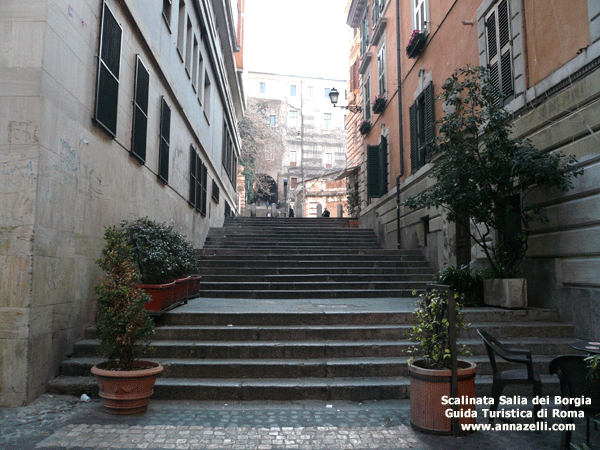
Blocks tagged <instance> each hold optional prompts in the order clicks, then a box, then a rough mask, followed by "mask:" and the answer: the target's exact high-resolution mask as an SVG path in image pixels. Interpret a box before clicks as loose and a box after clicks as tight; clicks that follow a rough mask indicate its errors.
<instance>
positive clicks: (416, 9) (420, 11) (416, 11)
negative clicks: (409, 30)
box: [411, 0, 429, 32]
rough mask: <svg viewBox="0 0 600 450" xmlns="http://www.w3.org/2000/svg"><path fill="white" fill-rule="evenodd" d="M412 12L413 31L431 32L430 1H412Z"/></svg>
mask: <svg viewBox="0 0 600 450" xmlns="http://www.w3.org/2000/svg"><path fill="white" fill-rule="evenodd" d="M411 12H412V24H413V30H419V31H421V32H423V31H429V26H428V24H429V0H411ZM420 16H423V17H420Z"/></svg>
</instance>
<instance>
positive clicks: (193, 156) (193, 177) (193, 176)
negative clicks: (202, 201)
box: [188, 146, 198, 207]
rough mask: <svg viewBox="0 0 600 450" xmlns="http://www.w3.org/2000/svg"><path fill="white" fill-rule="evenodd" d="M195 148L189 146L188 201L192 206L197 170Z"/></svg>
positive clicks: (194, 199) (194, 200)
mask: <svg viewBox="0 0 600 450" xmlns="http://www.w3.org/2000/svg"><path fill="white" fill-rule="evenodd" d="M196 159H197V156H196V149H195V148H194V147H193V146H190V192H189V200H188V201H189V203H190V205H192V206H194V207H195V206H196V184H197V179H198V176H197V171H196Z"/></svg>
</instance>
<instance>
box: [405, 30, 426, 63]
mask: <svg viewBox="0 0 600 450" xmlns="http://www.w3.org/2000/svg"><path fill="white" fill-rule="evenodd" d="M426 40H427V34H426V33H424V32H420V31H417V30H415V31H414V32H413V35H412V36H411V38H410V41H409V43H408V45H407V46H406V55H407V56H408V57H409V58H416V57H417V56H419V55H420V54H421V52H422V51H423V48H424V47H425V41H426Z"/></svg>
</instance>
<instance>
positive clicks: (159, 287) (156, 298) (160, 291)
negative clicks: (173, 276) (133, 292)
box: [138, 281, 176, 311]
mask: <svg viewBox="0 0 600 450" xmlns="http://www.w3.org/2000/svg"><path fill="white" fill-rule="evenodd" d="M175 285H176V284H175V282H174V281H173V282H172V283H165V284H138V287H139V288H141V289H143V290H144V292H146V294H148V295H149V296H150V298H151V300H150V301H149V302H148V303H146V305H145V308H146V311H160V310H161V309H165V308H167V307H169V306H171V305H172V304H173V301H174V299H175Z"/></svg>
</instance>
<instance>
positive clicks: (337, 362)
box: [61, 355, 557, 379]
mask: <svg viewBox="0 0 600 450" xmlns="http://www.w3.org/2000/svg"><path fill="white" fill-rule="evenodd" d="M555 356H557V355H551V356H548V355H544V356H536V357H534V358H533V365H534V369H535V370H537V371H538V372H539V373H540V374H547V373H549V371H548V367H549V364H550V361H552V359H553V358H554V357H555ZM467 359H468V360H469V361H472V362H474V363H475V364H477V374H478V375H492V374H493V370H492V367H491V364H490V361H489V359H488V357H487V355H476V356H469V357H468V358H467ZM152 360H153V361H155V362H157V363H159V364H160V365H162V366H163V368H164V371H163V373H162V375H161V376H162V377H163V378H257V379H260V378H300V377H309V378H336V377H344V378H357V377H378V378H380V377H391V376H394V377H407V376H408V360H409V357H408V356H402V357H380V358H374V357H363V358H336V359H332V358H313V359H292V358H288V359H265V358H262V359H240V358H238V359H211V358H203V359H199V358H180V359H177V358H153V359H152ZM101 361H102V359H101V358H97V357H79V358H71V359H69V360H67V361H65V362H64V363H63V365H62V367H61V375H62V376H70V377H73V376H87V375H89V374H90V369H91V367H92V366H93V365H95V364H98V363H100V362H101ZM497 364H498V367H499V369H500V370H509V369H523V368H524V366H523V365H519V364H513V363H510V362H506V361H498V362H497Z"/></svg>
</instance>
